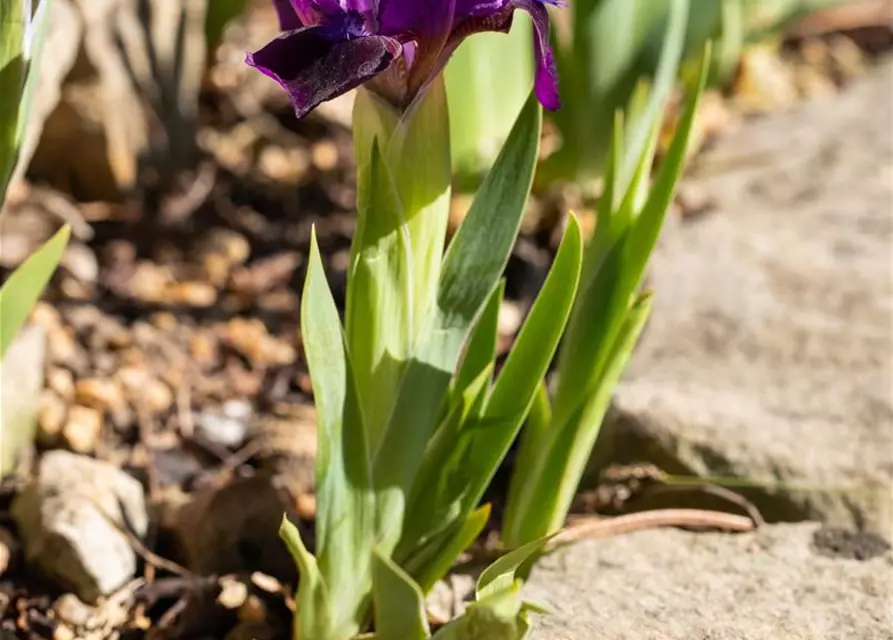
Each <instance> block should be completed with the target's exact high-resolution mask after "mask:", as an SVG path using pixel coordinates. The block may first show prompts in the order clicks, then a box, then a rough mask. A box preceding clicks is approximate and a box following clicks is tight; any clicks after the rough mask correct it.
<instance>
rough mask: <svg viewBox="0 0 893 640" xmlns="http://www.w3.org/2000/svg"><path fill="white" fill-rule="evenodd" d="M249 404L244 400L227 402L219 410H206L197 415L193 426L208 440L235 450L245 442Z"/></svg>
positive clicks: (249, 410) (249, 411) (249, 414)
mask: <svg viewBox="0 0 893 640" xmlns="http://www.w3.org/2000/svg"><path fill="white" fill-rule="evenodd" d="M251 411H252V410H251V404H250V403H249V402H247V401H246V400H228V401H227V402H224V403H223V405H222V406H221V407H220V409H219V410H210V409H206V410H205V411H202V412H201V413H199V414H198V417H197V418H196V422H195V426H196V428H197V429H198V431H199V433H200V434H201V435H203V436H204V437H206V438H207V439H208V440H211V441H213V442H216V443H217V444H221V445H223V446H225V447H231V448H236V447H238V446H240V445H241V444H242V443H243V442H245V437H246V436H247V434H248V419H249V418H250V417H251Z"/></svg>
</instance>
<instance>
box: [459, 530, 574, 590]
mask: <svg viewBox="0 0 893 640" xmlns="http://www.w3.org/2000/svg"><path fill="white" fill-rule="evenodd" d="M556 535H557V532H556V533H553V534H552V535H548V536H543V537H542V538H540V539H539V540H534V541H533V542H528V543H527V544H525V545H524V546H522V547H519V548H517V549H515V550H513V551H509V552H508V553H507V554H505V555H504V556H502V557H501V558H499V559H498V560H496V561H495V562H494V563H493V564H491V565H490V566H489V567H487V568H486V569H484V571H483V573H481V575H480V577H478V581H477V586H476V588H475V591H476V594H477V596H476V597H477V599H478V600H484V599H486V598H487V597H488V596H490V595H491V594H493V593H496V592H497V591H501V590H502V589H505V588H506V587H508V586H510V585H512V584H513V583H514V582H515V571H517V570H518V567H520V566H521V565H522V564H524V563H525V562H527V561H528V560H529V559H531V558H532V557H533V556H535V555H536V554H538V553H539V552H540V551H542V549H543V547H545V546H546V543H547V542H549V540H551V539H552V538H554V537H555V536H556Z"/></svg>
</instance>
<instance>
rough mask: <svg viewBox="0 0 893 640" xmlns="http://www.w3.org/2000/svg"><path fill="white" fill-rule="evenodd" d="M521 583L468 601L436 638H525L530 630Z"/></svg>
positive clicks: (455, 639)
mask: <svg viewBox="0 0 893 640" xmlns="http://www.w3.org/2000/svg"><path fill="white" fill-rule="evenodd" d="M527 628H528V625H527V620H526V611H525V609H524V604H523V603H522V602H521V584H520V582H519V581H515V582H513V583H512V584H509V585H506V586H504V587H503V588H502V589H499V590H495V591H493V592H492V593H490V594H489V595H487V597H486V598H483V599H481V600H478V601H477V602H473V603H471V604H470V605H468V608H467V609H466V610H465V613H464V614H463V615H462V616H461V617H459V618H457V619H456V620H453V621H452V622H450V623H448V624H446V625H444V626H443V627H441V628H440V630H438V632H437V633H435V634H434V639H435V640H521V639H522V638H524V636H525V634H526V633H527Z"/></svg>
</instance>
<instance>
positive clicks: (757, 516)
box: [645, 483, 766, 527]
mask: <svg viewBox="0 0 893 640" xmlns="http://www.w3.org/2000/svg"><path fill="white" fill-rule="evenodd" d="M691 490H694V491H701V492H703V493H708V494H710V495H712V496H716V497H717V498H720V499H721V500H725V501H727V502H731V503H732V504H734V505H736V506H738V507H740V508H741V509H742V510H743V511H744V513H746V514H747V516H748V517H749V518H750V519H751V520H753V522H754V525H756V526H757V527H762V526H763V525H764V524H766V521H765V520H764V519H763V514H761V513H760V510H759V509H757V506H756V505H755V504H754V503H753V502H751V501H750V500H748V499H747V498H745V497H744V496H742V495H741V494H740V493H735V492H734V491H732V490H731V489H727V488H726V487H723V486H721V485H718V484H710V483H704V484H658V485H654V486H653V487H651V488H650V489H649V490H648V491H646V492H645V495H654V494H657V493H667V492H674V491H691Z"/></svg>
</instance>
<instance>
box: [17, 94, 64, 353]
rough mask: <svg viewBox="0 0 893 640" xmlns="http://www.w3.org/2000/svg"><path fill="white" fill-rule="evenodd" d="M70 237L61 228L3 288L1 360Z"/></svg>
mask: <svg viewBox="0 0 893 640" xmlns="http://www.w3.org/2000/svg"><path fill="white" fill-rule="evenodd" d="M0 102H2V101H0ZM70 233H71V232H70V229H69V228H68V225H66V226H64V227H62V228H61V229H60V230H59V231H57V232H56V234H55V235H54V236H53V237H52V238H50V239H49V240H47V242H46V244H44V245H43V246H42V247H41V248H40V249H38V250H37V251H35V252H34V253H33V254H32V255H31V256H29V257H28V259H27V260H25V262H23V263H22V264H21V265H20V266H19V267H18V268H17V269H16V270H15V271H14V272H13V273H12V275H11V276H9V279H8V280H7V281H6V282H5V283H4V284H3V287H2V288H0V360H2V359H3V354H5V353H6V349H7V348H8V347H9V344H10V343H11V342H12V340H13V338H15V335H16V334H17V333H18V331H19V329H20V328H21V327H22V325H23V324H24V322H25V320H26V319H27V318H28V315H29V314H30V313H31V309H32V308H33V307H34V304H35V303H36V302H37V300H38V299H39V298H40V296H41V294H42V293H43V290H44V288H45V287H46V285H47V283H48V282H49V281H50V278H51V277H52V275H53V272H54V271H55V270H56V267H57V266H58V265H59V261H60V260H62V254H63V253H64V252H65V247H66V246H67V245H68V238H69V235H70Z"/></svg>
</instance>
